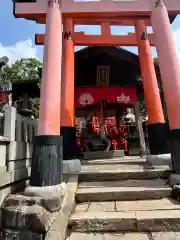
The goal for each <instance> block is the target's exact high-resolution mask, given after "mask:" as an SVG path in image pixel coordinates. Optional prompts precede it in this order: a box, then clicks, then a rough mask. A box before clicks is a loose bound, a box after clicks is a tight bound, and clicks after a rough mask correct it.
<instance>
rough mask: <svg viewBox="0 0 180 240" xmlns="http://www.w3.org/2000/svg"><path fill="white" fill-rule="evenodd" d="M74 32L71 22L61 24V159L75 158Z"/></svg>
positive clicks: (70, 20) (68, 20) (66, 19)
mask: <svg viewBox="0 0 180 240" xmlns="http://www.w3.org/2000/svg"><path fill="white" fill-rule="evenodd" d="M73 32H74V24H73V20H72V19H70V18H65V19H64V22H63V57H62V64H63V65H62V96H61V102H62V105H61V134H62V136H63V159H64V160H69V159H74V158H75V157H76V149H77V148H76V128H75V119H74V117H75V116H74V111H75V108H74V42H73V39H72V34H73Z"/></svg>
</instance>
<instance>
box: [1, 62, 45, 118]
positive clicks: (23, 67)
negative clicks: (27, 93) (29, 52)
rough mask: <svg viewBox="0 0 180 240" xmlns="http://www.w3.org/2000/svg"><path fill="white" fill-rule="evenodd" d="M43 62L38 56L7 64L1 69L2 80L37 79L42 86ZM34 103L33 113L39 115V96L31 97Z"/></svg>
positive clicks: (31, 101) (30, 99)
mask: <svg viewBox="0 0 180 240" xmlns="http://www.w3.org/2000/svg"><path fill="white" fill-rule="evenodd" d="M41 69H42V63H41V62H40V61H39V60H38V59H36V58H27V59H21V60H18V61H16V62H15V63H14V64H12V65H11V66H10V65H6V66H4V67H3V68H2V69H1V70H0V79H1V81H4V82H6V81H13V82H14V81H17V82H18V81H32V80H33V81H37V85H38V86H39V87H40V80H41ZM29 101H30V103H31V105H32V112H33V115H34V116H35V117H36V118H37V117H38V115H39V98H38V97H37V98H29Z"/></svg>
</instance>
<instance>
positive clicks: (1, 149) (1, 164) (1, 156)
mask: <svg viewBox="0 0 180 240" xmlns="http://www.w3.org/2000/svg"><path fill="white" fill-rule="evenodd" d="M0 168H4V169H5V168H6V143H5V142H0Z"/></svg>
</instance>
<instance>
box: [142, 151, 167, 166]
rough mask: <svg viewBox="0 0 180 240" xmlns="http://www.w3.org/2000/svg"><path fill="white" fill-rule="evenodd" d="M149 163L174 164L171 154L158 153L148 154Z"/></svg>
mask: <svg viewBox="0 0 180 240" xmlns="http://www.w3.org/2000/svg"><path fill="white" fill-rule="evenodd" d="M146 160H147V163H148V164H150V165H152V166H158V165H169V166H171V165H172V160H171V154H170V153H167V154H157V155H147V157H146Z"/></svg>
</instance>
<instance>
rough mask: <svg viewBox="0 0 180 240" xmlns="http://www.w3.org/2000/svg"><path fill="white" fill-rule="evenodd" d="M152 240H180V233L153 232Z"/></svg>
mask: <svg viewBox="0 0 180 240" xmlns="http://www.w3.org/2000/svg"><path fill="white" fill-rule="evenodd" d="M151 239H152V240H179V239H180V232H153V233H151Z"/></svg>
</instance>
